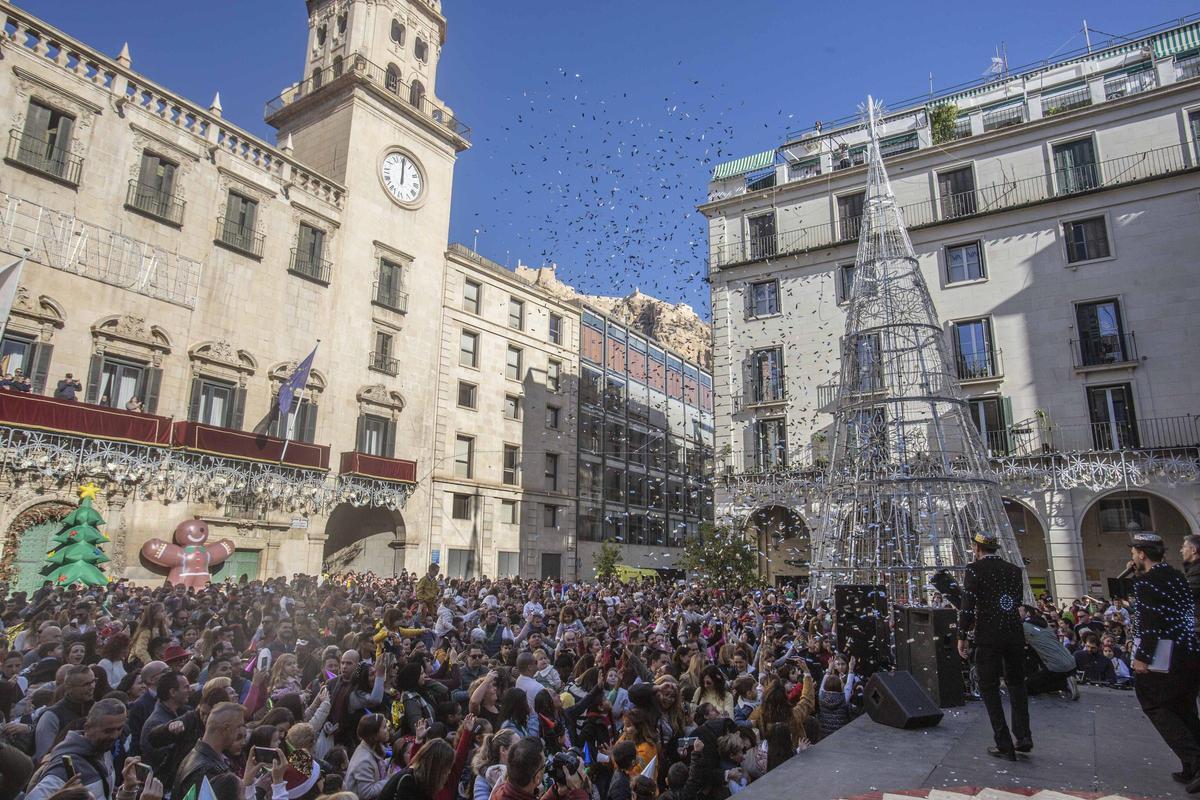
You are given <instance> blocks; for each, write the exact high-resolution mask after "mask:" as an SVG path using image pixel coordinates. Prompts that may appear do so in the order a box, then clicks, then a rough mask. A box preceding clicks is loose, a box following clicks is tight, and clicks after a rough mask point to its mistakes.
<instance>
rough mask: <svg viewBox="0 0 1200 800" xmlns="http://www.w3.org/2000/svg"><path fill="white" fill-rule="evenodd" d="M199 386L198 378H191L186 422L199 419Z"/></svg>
mask: <svg viewBox="0 0 1200 800" xmlns="http://www.w3.org/2000/svg"><path fill="white" fill-rule="evenodd" d="M200 388H201V382H200V379H199V378H192V395H191V397H190V398H189V400H188V422H196V421H197V420H199V419H200Z"/></svg>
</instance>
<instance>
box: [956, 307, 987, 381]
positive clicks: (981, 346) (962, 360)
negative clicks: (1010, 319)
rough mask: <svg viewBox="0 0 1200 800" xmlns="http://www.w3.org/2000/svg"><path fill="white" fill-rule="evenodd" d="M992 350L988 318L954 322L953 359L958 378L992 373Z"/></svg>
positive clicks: (983, 376)
mask: <svg viewBox="0 0 1200 800" xmlns="http://www.w3.org/2000/svg"><path fill="white" fill-rule="evenodd" d="M992 352H993V349H992V326H991V322H990V321H989V320H987V319H986V318H985V319H972V320H964V321H963V322H956V323H954V360H955V366H956V367H957V371H958V377H959V379H960V380H972V379H975V378H988V377H991V376H992V375H994V374H995V370H994V369H993V361H992Z"/></svg>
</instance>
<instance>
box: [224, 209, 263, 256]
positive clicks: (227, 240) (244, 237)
mask: <svg viewBox="0 0 1200 800" xmlns="http://www.w3.org/2000/svg"><path fill="white" fill-rule="evenodd" d="M266 238H267V237H266V236H264V235H263V234H261V233H259V232H258V231H257V230H254V229H253V228H247V227H245V226H244V225H239V224H238V223H236V222H234V221H233V220H231V219H229V218H228V217H224V216H222V217H217V241H218V242H219V243H221V244H223V245H225V246H226V247H228V248H231V249H233V250H237V251H238V252H240V253H245V254H246V255H248V256H253V257H255V258H262V255H263V243H264V242H265V241H266Z"/></svg>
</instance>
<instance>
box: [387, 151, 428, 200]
mask: <svg viewBox="0 0 1200 800" xmlns="http://www.w3.org/2000/svg"><path fill="white" fill-rule="evenodd" d="M380 173H381V175H382V177H383V185H384V186H385V187H387V190H388V192H389V193H390V194H391V195H392V197H394V198H396V199H397V200H399V201H400V202H401V203H412V202H415V201H416V199H417V198H418V197H420V196H421V190H422V189H423V188H424V187H425V179H424V178H423V177H421V170H420V169H418V168H417V165H416V163H415V162H413V160H412V159H411V158H409V157H408V156H406V155H404V154H403V153H389V154H388V155H387V157H386V158H385V159H383V166H382V168H381V169H380Z"/></svg>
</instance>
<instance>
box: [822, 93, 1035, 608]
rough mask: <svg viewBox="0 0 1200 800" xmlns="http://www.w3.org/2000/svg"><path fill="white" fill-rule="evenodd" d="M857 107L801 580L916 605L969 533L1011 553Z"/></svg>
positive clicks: (967, 353)
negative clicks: (838, 302)
mask: <svg viewBox="0 0 1200 800" xmlns="http://www.w3.org/2000/svg"><path fill="white" fill-rule="evenodd" d="M865 117H866V125H867V129H868V132H869V135H870V151H869V168H868V172H867V189H866V198H865V204H864V210H863V216H862V220H861V229H860V234H859V240H858V255H857V257H856V259H855V263H854V278H853V282H852V288H851V292H850V304H849V312H848V317H847V319H846V334H845V337H844V338H843V340H842V346H841V364H842V367H841V376H840V381H839V386H838V394H837V399H836V403H835V408H834V430H833V450H832V453H831V458H830V464H829V473H828V476H827V483H826V492H825V498H824V504H823V511H822V517H821V522H820V530H819V534H818V537H817V542H816V552H815V554H814V559H813V565H812V566H813V570H812V583H811V591H812V594H813V596H814V597H818V598H821V599H824V598H828V597H829V596H830V595H831V594H832V593H833V587H834V586H835V585H838V584H873V585H883V586H885V587H886V588H887V592H888V595H889V596H890V597H891V599H892V600H894V601H900V602H905V603H917V602H921V601H922V600H923V599H925V598H926V597H927V590H926V587H927V586H928V583H929V579H930V578H931V577H932V576H933V574H934V573H936V572H938V571H939V570H943V569H948V570H950V571H951V572H957V571H958V570H961V568H962V567H964V566H965V565H966V564H967V563H969V562H970V561H971V560H972V555H971V547H972V544H971V542H972V539H973V537H974V536H975V535H976V534H977V533H983V534H986V535H988V536H993V537H996V538H997V539H999V541H1000V548H1001V554H1002V555H1003V556H1004V557H1005V558H1006V559H1008V560H1010V561H1012V562H1013V563H1015V564H1018V565H1021V564H1022V561H1021V557H1020V553H1019V551H1018V550H1017V545H1016V540H1015V538H1014V536H1013V532H1012V527H1011V526H1010V524H1009V521H1008V515H1007V514H1006V513H1005V511H1004V504H1003V501H1002V500H1001V497H1000V486H999V484H998V482H997V480H996V477H995V475H994V473H993V472H992V470H991V469H990V468H989V462H988V457H987V451H986V450H985V449H984V445H983V442H982V440H981V438H980V436H979V433H978V430H977V428H976V426H975V424H974V423H973V422H972V419H971V413H972V411H971V408H970V407H969V406H968V404H967V402H966V401H965V400H964V399H963V395H962V392H961V390H960V389H959V385H958V377H957V373H956V371H955V369H954V362H953V361H951V359H950V353H949V349H948V346H947V338H946V332H945V330H944V329H943V328H942V325H941V323H940V322H939V321H938V316H937V311H936V310H935V309H934V307H933V300H932V299H931V298H930V296H929V289H928V287H927V286H926V285H925V280H924V278H922V277H921V271H920V268H919V267H918V265H917V259H916V256H915V255H914V254H913V248H912V242H911V241H909V238H908V231H907V230H906V229H905V227H904V218H903V216H902V215H901V211H900V208H899V206H897V205H896V198H895V196H894V195H893V194H892V189H891V185H890V184H889V183H888V177H887V171H886V170H885V169H884V167H883V158H882V157H881V156H880V153H879V133H880V127H881V124H882V123H881V120H880V114H879V106H878V105H877V104H876V103H875V102H874V101H873V100H872V99H870V98H868V99H867V109H866V113H865ZM960 349H962V348H960ZM993 357H994V353H993V352H992V348H991V343H990V342H985V343H982V344H981V345H980V346H979V347H978V348H974V349H970V350H964V351H963V354H960V358H967V359H968V360H970V361H971V362H972V363H970V364H967V365H966V366H967V368H970V369H976V368H982V367H986V366H987V364H989V363H993V362H991V361H989V360H990V359H992V358H993ZM975 362H978V363H975ZM1026 594H1028V586H1027V587H1026Z"/></svg>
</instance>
